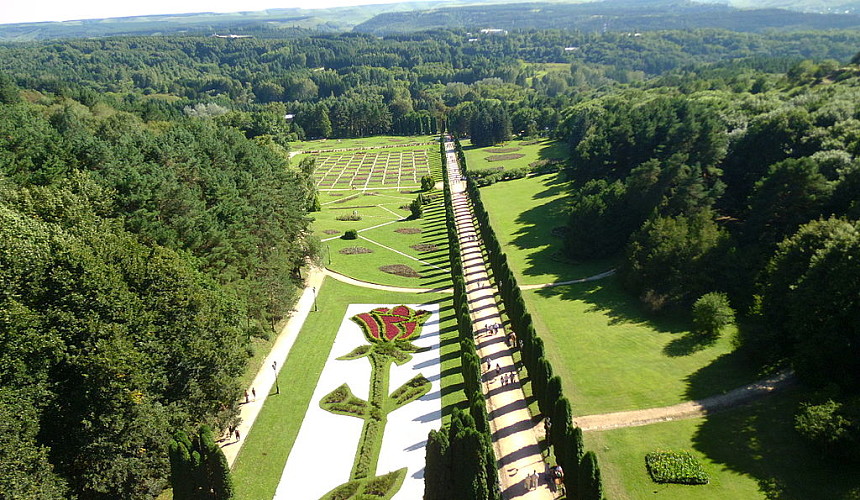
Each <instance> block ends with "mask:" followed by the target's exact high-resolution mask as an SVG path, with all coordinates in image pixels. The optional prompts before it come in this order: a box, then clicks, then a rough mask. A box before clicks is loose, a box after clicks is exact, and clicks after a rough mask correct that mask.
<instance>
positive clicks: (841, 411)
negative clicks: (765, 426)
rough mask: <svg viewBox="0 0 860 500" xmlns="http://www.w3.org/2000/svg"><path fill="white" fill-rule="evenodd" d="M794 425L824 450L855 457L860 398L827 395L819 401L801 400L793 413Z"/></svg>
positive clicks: (859, 417) (841, 455)
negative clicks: (835, 398)
mask: <svg viewBox="0 0 860 500" xmlns="http://www.w3.org/2000/svg"><path fill="white" fill-rule="evenodd" d="M794 427H795V429H797V431H798V432H799V433H800V435H801V436H803V437H804V438H805V439H806V440H807V441H809V442H810V443H812V444H813V445H815V446H817V447H818V448H820V449H821V450H822V451H824V453H826V454H828V455H832V456H835V457H837V458H842V457H845V456H849V457H851V458H855V459H856V458H857V456H858V453H857V442H858V440H860V400H858V399H857V398H856V397H855V398H848V399H847V401H845V402H842V401H834V400H832V399H828V400H826V401H824V402H822V403H819V404H812V403H804V404H801V406H800V411H799V412H798V414H797V415H796V417H795V424H794Z"/></svg>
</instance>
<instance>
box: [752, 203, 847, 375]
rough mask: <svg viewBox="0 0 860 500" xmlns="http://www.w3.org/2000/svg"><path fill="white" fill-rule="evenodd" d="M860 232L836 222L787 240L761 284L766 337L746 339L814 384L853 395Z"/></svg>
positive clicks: (804, 230)
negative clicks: (785, 361) (787, 362)
mask: <svg viewBox="0 0 860 500" xmlns="http://www.w3.org/2000/svg"><path fill="white" fill-rule="evenodd" d="M858 252H860V231H858V227H857V224H856V223H851V222H847V221H844V220H839V219H835V218H831V219H828V220H819V221H813V222H810V223H808V224H806V225H804V226H802V227H801V228H800V229H799V230H798V232H797V233H796V234H795V235H794V236H792V237H790V238H788V239H786V240H785V241H783V242H782V243H781V244H780V245H779V247H778V249H777V252H776V254H775V255H774V257H773V258H772V259H771V261H770V263H769V264H768V267H767V272H766V274H765V276H764V279H763V286H762V296H761V313H762V316H763V319H764V320H765V327H764V330H762V333H763V334H764V335H763V336H760V337H746V338H745V340H746V341H747V342H749V343H751V344H753V345H761V346H762V347H763V348H766V349H767V350H768V351H769V352H771V353H772V354H774V355H780V354H781V355H787V356H788V357H789V358H790V359H791V360H792V361H793V364H794V365H795V367H796V369H797V371H798V373H799V374H801V375H802V376H803V377H805V378H806V379H807V380H809V381H810V382H813V383H815V384H821V385H823V384H828V383H835V384H838V385H840V386H842V387H843V388H845V389H847V390H850V391H854V390H855V388H856V387H857V383H858V375H859V374H860V353H858V342H857V339H858V338H860V325H858V322H857V321H855V319H856V318H857V314H858V311H860V298H858V295H857V286H856V284H857V282H858V280H860V261H858V259H857V255H858Z"/></svg>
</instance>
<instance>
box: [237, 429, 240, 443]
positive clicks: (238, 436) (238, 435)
mask: <svg viewBox="0 0 860 500" xmlns="http://www.w3.org/2000/svg"><path fill="white" fill-rule="evenodd" d="M239 439H241V435H240V434H239V429H236V442H237V443H238V442H239Z"/></svg>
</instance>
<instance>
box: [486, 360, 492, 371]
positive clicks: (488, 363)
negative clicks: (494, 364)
mask: <svg viewBox="0 0 860 500" xmlns="http://www.w3.org/2000/svg"><path fill="white" fill-rule="evenodd" d="M490 369H491V367H490V360H489V359H488V360H487V371H490Z"/></svg>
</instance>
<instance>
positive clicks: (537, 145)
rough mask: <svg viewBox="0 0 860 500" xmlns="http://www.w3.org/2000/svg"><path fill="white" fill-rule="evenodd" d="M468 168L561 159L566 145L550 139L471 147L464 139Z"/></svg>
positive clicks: (516, 165)
mask: <svg viewBox="0 0 860 500" xmlns="http://www.w3.org/2000/svg"><path fill="white" fill-rule="evenodd" d="M462 144H463V152H464V153H465V154H466V165H467V167H468V168H469V169H486V168H499V167H502V168H504V169H512V168H522V167H527V166H528V165H529V163H533V162H536V161H538V160H550V159H552V160H562V159H565V158H567V157H568V154H567V145H566V144H564V143H562V142H557V141H552V140H550V139H541V140H537V141H534V140H525V141H519V140H517V141H509V142H506V143H505V144H502V145H500V146H490V147H485V148H476V147H473V146H472V144H471V142H470V141H469V140H468V139H466V140H464V141H463V142H462ZM504 155H522V156H521V157H519V158H516V159H510V160H501V159H500V158H502V157H504Z"/></svg>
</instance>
